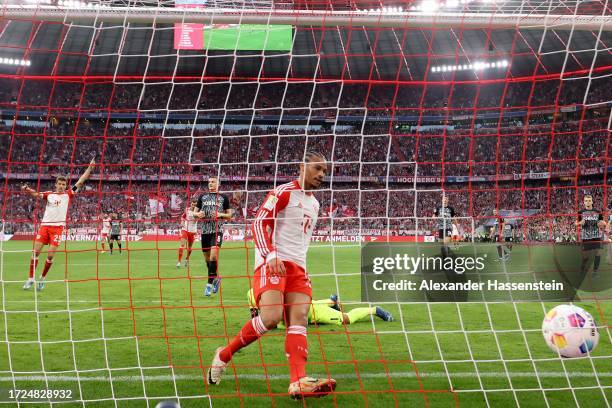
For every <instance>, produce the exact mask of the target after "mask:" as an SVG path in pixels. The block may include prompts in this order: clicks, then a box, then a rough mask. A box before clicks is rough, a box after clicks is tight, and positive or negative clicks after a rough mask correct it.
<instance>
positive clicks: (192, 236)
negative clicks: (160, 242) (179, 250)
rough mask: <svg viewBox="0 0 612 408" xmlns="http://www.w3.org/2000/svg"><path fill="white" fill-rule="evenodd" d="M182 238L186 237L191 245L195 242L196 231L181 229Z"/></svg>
mask: <svg viewBox="0 0 612 408" xmlns="http://www.w3.org/2000/svg"><path fill="white" fill-rule="evenodd" d="M181 239H184V240H185V241H187V242H188V243H189V244H190V245H191V244H193V243H194V242H195V232H189V231H185V230H181Z"/></svg>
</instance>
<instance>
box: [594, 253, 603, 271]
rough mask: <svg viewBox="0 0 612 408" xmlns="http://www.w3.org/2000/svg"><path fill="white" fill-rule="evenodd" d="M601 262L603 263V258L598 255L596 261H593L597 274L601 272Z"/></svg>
mask: <svg viewBox="0 0 612 408" xmlns="http://www.w3.org/2000/svg"><path fill="white" fill-rule="evenodd" d="M600 262H601V256H600V255H596V256H595V260H594V261H593V271H595V272H597V271H598V270H599V264H600Z"/></svg>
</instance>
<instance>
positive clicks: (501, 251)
mask: <svg viewBox="0 0 612 408" xmlns="http://www.w3.org/2000/svg"><path fill="white" fill-rule="evenodd" d="M497 255H499V257H500V258H503V257H504V255H505V252H504V248H502V246H501V245H498V246H497Z"/></svg>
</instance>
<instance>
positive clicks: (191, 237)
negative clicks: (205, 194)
mask: <svg viewBox="0 0 612 408" xmlns="http://www.w3.org/2000/svg"><path fill="white" fill-rule="evenodd" d="M197 206H198V199H197V198H195V197H194V198H192V199H191V204H190V206H189V208H185V212H183V215H182V216H181V246H180V248H179V250H178V262H177V264H176V267H177V268H180V267H181V260H182V259H183V252H184V251H185V248H187V256H186V257H185V267H188V266H189V257H190V256H191V247H192V246H193V243H194V242H195V237H196V233H197V232H198V221H197V219H196V218H199V217H202V216H203V214H202V212H201V211H198V208H197Z"/></svg>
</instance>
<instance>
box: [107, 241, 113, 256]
mask: <svg viewBox="0 0 612 408" xmlns="http://www.w3.org/2000/svg"><path fill="white" fill-rule="evenodd" d="M108 246H109V247H110V253H111V254H112V253H113V243H112V241H111V243H110V244H108Z"/></svg>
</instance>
